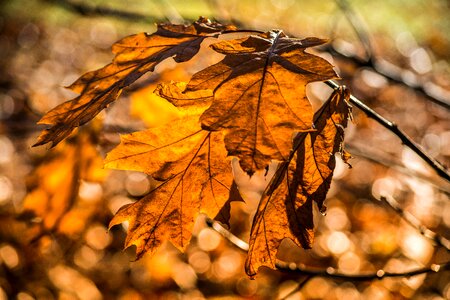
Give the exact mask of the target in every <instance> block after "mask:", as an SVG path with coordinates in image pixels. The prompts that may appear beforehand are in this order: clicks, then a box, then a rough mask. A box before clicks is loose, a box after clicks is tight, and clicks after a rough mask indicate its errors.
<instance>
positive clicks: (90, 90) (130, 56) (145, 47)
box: [34, 18, 235, 147]
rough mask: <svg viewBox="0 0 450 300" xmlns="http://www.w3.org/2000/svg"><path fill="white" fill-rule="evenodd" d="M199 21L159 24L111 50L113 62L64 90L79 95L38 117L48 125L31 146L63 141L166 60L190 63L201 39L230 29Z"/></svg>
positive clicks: (129, 37)
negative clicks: (189, 23)
mask: <svg viewBox="0 0 450 300" xmlns="http://www.w3.org/2000/svg"><path fill="white" fill-rule="evenodd" d="M234 29H235V28H234V27H233V26H224V25H221V24H219V23H215V22H211V21H209V20H208V19H205V18H200V19H199V20H197V21H196V22H194V23H193V24H191V25H189V26H185V25H172V24H162V25H158V30H157V31H156V32H155V33H153V34H151V35H148V34H147V33H140V34H136V35H132V36H128V37H126V38H124V39H122V40H120V41H118V42H117V43H115V44H114V45H113V47H112V51H113V53H114V54H115V55H116V56H115V58H114V60H113V62H112V63H110V64H108V65H106V66H105V67H103V68H101V69H98V70H96V71H92V72H88V73H86V74H84V75H83V76H81V77H80V78H79V79H78V80H76V81H75V82H74V83H73V84H72V85H70V86H69V87H68V88H70V89H71V90H73V91H75V92H77V93H80V95H79V96H78V97H76V98H74V99H72V100H70V101H67V102H64V103H62V104H60V105H58V106H57V107H55V108H54V109H52V110H51V111H49V112H48V113H47V114H46V115H44V116H43V117H42V119H41V120H40V121H39V124H49V125H52V126H51V127H50V128H49V129H45V130H44V131H43V132H42V133H41V135H40V136H39V137H38V141H37V142H36V144H34V146H38V145H43V144H46V143H50V142H51V143H52V147H53V146H56V145H57V144H58V143H59V142H61V141H62V140H63V139H65V138H66V137H67V136H68V135H69V134H70V133H71V132H72V131H73V130H74V129H75V128H76V127H78V126H81V125H83V124H85V123H86V122H88V121H90V120H91V119H92V118H94V117H95V116H96V115H97V114H98V113H99V112H100V111H102V110H103V109H104V108H105V107H107V106H108V105H109V104H110V103H111V102H113V101H115V100H116V99H117V97H118V96H119V95H120V93H121V92H122V90H123V89H124V88H125V87H127V86H129V85H130V84H132V83H133V82H135V81H136V80H137V79H139V78H140V77H141V76H142V75H144V74H145V73H147V72H152V71H153V70H154V69H155V67H156V66H157V65H158V64H159V63H160V62H162V61H164V60H165V59H167V58H173V59H174V60H175V61H176V62H178V63H179V62H185V61H188V60H190V59H191V58H192V57H193V56H194V55H195V54H197V52H198V51H199V49H200V44H201V43H202V41H203V40H204V39H205V38H208V37H215V36H217V35H218V34H219V33H221V32H223V31H225V30H234Z"/></svg>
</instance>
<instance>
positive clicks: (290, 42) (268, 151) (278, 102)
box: [172, 31, 337, 174]
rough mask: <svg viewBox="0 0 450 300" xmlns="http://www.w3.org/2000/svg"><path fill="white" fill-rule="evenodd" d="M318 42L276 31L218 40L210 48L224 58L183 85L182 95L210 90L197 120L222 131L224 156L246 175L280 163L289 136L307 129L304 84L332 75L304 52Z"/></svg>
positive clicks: (326, 66)
mask: <svg viewBox="0 0 450 300" xmlns="http://www.w3.org/2000/svg"><path fill="white" fill-rule="evenodd" d="M324 42H325V41H324V40H321V39H317V38H307V39H303V40H300V39H295V38H288V37H287V36H286V35H284V33H283V32H281V31H269V32H267V33H264V34H260V35H257V36H254V35H252V36H249V37H246V38H242V39H236V40H229V41H222V42H219V43H216V44H213V45H212V48H213V49H214V50H215V51H217V52H219V53H222V54H225V58H224V59H223V60H222V61H220V62H219V63H217V64H215V65H212V66H210V67H208V68H206V69H204V70H202V71H200V72H198V73H196V74H194V76H193V77H192V79H191V81H190V82H189V84H188V85H187V87H186V89H185V93H190V92H193V91H200V90H208V89H209V90H213V91H214V100H213V102H212V104H211V106H210V107H209V108H208V109H207V110H206V111H205V112H204V113H203V115H202V116H201V117H200V120H201V122H202V127H203V128H204V129H206V130H211V131H217V130H224V131H225V145H226V148H227V150H228V154H229V155H232V156H236V157H238V158H239V159H240V164H241V166H242V168H243V170H244V171H246V172H247V173H249V174H252V173H253V172H254V171H255V170H258V169H263V168H265V167H266V166H267V165H268V163H270V161H271V160H279V161H284V160H286V159H287V158H288V156H289V152H290V150H291V148H292V137H293V136H294V133H295V132H298V131H311V130H312V121H313V112H312V108H311V104H310V103H309V101H308V99H307V98H306V93H305V86H306V84H307V83H309V82H312V81H321V80H328V79H331V78H336V77H337V75H336V73H335V72H334V71H333V68H332V66H331V65H330V64H329V63H328V62H327V61H326V60H324V59H322V58H320V57H318V56H315V55H312V54H308V53H306V52H305V49H306V48H308V47H312V46H317V45H320V44H323V43H324ZM172 103H174V104H175V105H184V104H186V102H181V104H178V103H177V102H176V101H172ZM197 103H198V102H194V101H193V102H192V105H194V106H195V105H197Z"/></svg>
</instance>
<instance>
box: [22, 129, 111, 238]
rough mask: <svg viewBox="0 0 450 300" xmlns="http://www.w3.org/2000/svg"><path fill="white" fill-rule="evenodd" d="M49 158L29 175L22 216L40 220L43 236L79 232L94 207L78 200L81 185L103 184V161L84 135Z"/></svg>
mask: <svg viewBox="0 0 450 300" xmlns="http://www.w3.org/2000/svg"><path fill="white" fill-rule="evenodd" d="M48 156H49V158H48V159H46V160H45V161H44V162H43V163H42V164H41V165H40V166H39V167H38V168H37V169H36V170H35V172H34V173H33V174H32V175H31V176H30V186H31V191H30V192H29V193H28V194H27V196H26V197H25V200H24V204H23V213H22V214H23V215H24V216H26V215H28V216H33V217H39V218H40V219H42V222H41V223H40V224H41V229H42V231H43V232H44V233H45V232H49V231H57V232H60V233H66V234H74V233H78V232H81V231H82V229H84V226H85V224H86V219H87V218H88V217H89V216H90V215H92V213H93V212H94V211H95V206H93V205H92V203H90V202H87V201H83V200H82V199H80V196H79V191H80V183H81V181H87V182H101V181H103V179H104V178H105V176H106V174H107V172H106V171H105V170H104V169H103V168H102V165H103V160H102V158H101V157H100V155H99V154H98V152H97V150H96V149H95V146H94V144H93V143H92V141H91V138H90V136H89V133H86V132H83V133H80V134H79V135H78V136H77V137H76V139H75V140H68V141H67V142H65V143H63V144H62V145H61V147H59V148H58V150H56V151H55V152H52V153H51V154H48ZM81 216H82V217H83V218H80V217H81ZM74 221H75V222H74ZM80 221H81V224H80V223H79V222H80Z"/></svg>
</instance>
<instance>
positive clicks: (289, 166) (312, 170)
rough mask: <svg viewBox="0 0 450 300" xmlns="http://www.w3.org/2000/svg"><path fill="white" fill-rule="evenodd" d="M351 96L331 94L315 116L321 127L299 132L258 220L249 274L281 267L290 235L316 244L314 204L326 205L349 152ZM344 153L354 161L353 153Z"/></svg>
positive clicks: (305, 244)
mask: <svg viewBox="0 0 450 300" xmlns="http://www.w3.org/2000/svg"><path fill="white" fill-rule="evenodd" d="M349 95H350V94H349V92H348V90H346V89H343V88H341V89H340V90H337V91H335V92H334V93H333V94H332V95H331V96H330V98H329V99H328V101H327V102H326V103H325V104H324V105H323V106H322V107H321V109H320V110H319V111H317V112H316V113H315V115H314V125H315V129H316V131H314V132H309V133H299V134H298V135H297V136H296V138H295V140H294V149H293V151H292V152H291V155H290V158H289V159H288V160H287V161H286V162H283V163H281V164H280V166H279V167H278V169H277V171H276V173H275V175H274V177H273V179H272V181H271V182H270V184H269V186H268V188H267V189H266V191H265V193H264V194H263V197H262V199H261V202H260V203H259V206H258V210H257V213H256V215H255V218H254V220H253V225H252V229H251V233H250V243H249V244H250V247H249V253H248V256H247V260H246V265H245V268H246V272H247V274H248V275H250V276H254V275H255V274H256V272H257V271H258V268H259V267H260V266H268V267H271V268H275V262H276V254H277V250H278V247H279V245H280V244H281V242H282V240H283V239H285V238H289V239H291V240H292V241H293V242H294V243H295V244H297V245H298V246H300V247H303V248H310V247H311V244H312V241H313V238H314V231H313V226H314V224H313V213H312V202H313V201H315V202H316V203H317V204H318V205H319V208H322V205H323V201H324V200H325V196H326V193H327V192H328V189H329V188H330V183H331V178H332V175H333V170H334V168H335V164H336V160H335V153H337V152H340V153H344V150H343V146H342V145H343V144H342V143H343V139H344V128H345V127H346V126H347V119H348V118H349V117H350V115H351V112H350V106H349V105H348V103H347V100H348V98H349ZM342 157H343V158H344V159H345V160H346V159H348V155H347V154H346V155H342ZM322 211H323V208H322Z"/></svg>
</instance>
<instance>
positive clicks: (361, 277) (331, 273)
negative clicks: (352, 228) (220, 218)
mask: <svg viewBox="0 0 450 300" xmlns="http://www.w3.org/2000/svg"><path fill="white" fill-rule="evenodd" d="M206 224H207V225H208V226H209V227H211V228H212V229H214V230H215V231H217V232H218V233H220V234H221V235H222V236H223V237H224V238H226V239H227V240H228V241H230V242H231V243H232V244H233V245H235V246H236V247H238V248H239V249H241V250H243V251H246V252H247V251H248V249H249V245H248V244H247V243H246V242H244V241H243V240H241V239H240V238H238V237H237V236H235V235H234V234H232V233H231V232H230V231H229V230H227V229H225V228H224V227H223V226H222V225H220V224H219V223H218V222H216V221H214V220H212V219H210V218H206ZM275 265H276V268H277V270H279V271H283V272H287V273H295V274H299V275H309V276H322V277H329V278H334V279H344V280H352V281H368V280H374V279H383V278H388V277H410V276H415V275H419V274H426V273H438V272H443V271H448V270H450V261H449V262H445V263H442V264H432V265H430V266H429V267H424V268H419V269H414V270H411V271H406V272H387V271H384V270H382V269H380V270H378V271H376V272H375V273H367V274H344V273H340V272H338V271H336V269H334V268H332V267H328V268H326V269H325V270H324V269H316V268H310V267H305V266H304V265H302V264H297V263H295V262H285V261H281V260H278V261H277V262H276V264H275Z"/></svg>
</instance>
